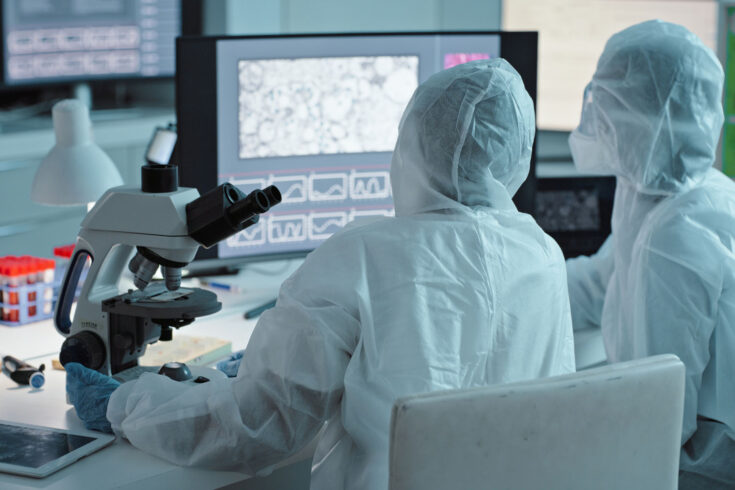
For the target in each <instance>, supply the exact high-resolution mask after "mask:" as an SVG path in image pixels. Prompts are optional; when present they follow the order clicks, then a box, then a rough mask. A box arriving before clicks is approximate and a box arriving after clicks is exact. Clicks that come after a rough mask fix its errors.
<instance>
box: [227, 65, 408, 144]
mask: <svg viewBox="0 0 735 490" xmlns="http://www.w3.org/2000/svg"><path fill="white" fill-rule="evenodd" d="M418 64H419V60H418V57H417V56H353V57H333V58H301V59H283V60H240V62H239V65H238V80H239V114H238V120H239V128H240V138H239V142H240V151H239V156H240V158H242V159H247V158H256V157H272V156H299V155H328V154H335V153H364V152H375V151H391V150H392V149H393V148H392V144H393V142H395V140H396V138H397V136H398V122H399V121H400V119H401V114H402V113H403V109H404V107H405V106H406V104H407V103H408V100H409V98H410V97H411V94H412V93H413V91H414V90H415V89H416V86H417V85H418Z"/></svg>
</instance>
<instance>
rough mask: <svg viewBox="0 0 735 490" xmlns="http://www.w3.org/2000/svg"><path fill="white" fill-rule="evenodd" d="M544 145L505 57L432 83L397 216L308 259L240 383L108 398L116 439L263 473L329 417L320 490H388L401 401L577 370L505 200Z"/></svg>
mask: <svg viewBox="0 0 735 490" xmlns="http://www.w3.org/2000/svg"><path fill="white" fill-rule="evenodd" d="M533 138H534V110H533V104H532V101H531V99H530V97H529V96H528V94H527V92H526V90H525V88H524V86H523V83H522V81H521V78H520V76H519V75H518V73H517V72H516V71H515V70H514V69H513V68H512V67H511V66H510V65H509V64H508V63H507V62H506V61H504V60H502V59H493V60H482V61H477V62H471V63H467V64H465V65H460V66H457V67H454V68H452V69H449V70H446V71H443V72H441V73H438V74H436V75H434V76H432V77H431V78H430V79H429V80H428V81H426V82H425V83H424V84H422V85H421V86H420V87H419V88H418V89H417V90H416V93H415V94H414V96H413V98H412V99H411V101H410V102H409V104H408V107H407V109H406V111H405V113H404V116H403V119H402V122H401V125H400V131H399V137H398V142H397V146H396V149H395V152H394V155H393V162H392V167H391V183H392V188H393V195H394V198H395V207H396V216H395V217H390V218H385V219H380V220H377V221H374V222H370V223H368V224H363V225H356V226H349V227H347V228H345V229H344V230H342V231H340V232H339V233H336V234H335V235H334V236H332V237H331V238H330V239H329V240H327V241H326V242H325V243H323V244H322V245H321V246H319V247H318V248H317V249H316V250H315V251H314V252H312V253H311V254H310V255H309V256H308V257H307V258H306V260H305V262H304V263H303V265H302V266H301V267H300V268H299V269H298V270H297V271H296V272H295V273H294V274H293V275H292V276H291V277H290V278H289V279H288V280H286V281H285V282H284V283H283V285H282V287H281V290H280V293H279V296H278V300H277V304H276V306H275V307H274V308H272V309H270V310H268V311H267V312H265V313H264V314H263V315H262V317H261V318H260V320H259V322H258V324H257V326H256V328H255V331H254V332H253V335H252V337H251V339H250V341H249V343H248V346H247V349H246V350H245V352H244V355H243V357H242V361H241V364H240V366H239V371H238V373H237V377H235V378H231V379H226V380H212V381H210V382H209V383H205V384H202V385H199V386H194V387H190V386H185V385H183V384H179V383H176V382H174V381H172V380H170V379H168V378H166V377H163V376H158V375H155V374H144V375H143V376H142V377H141V378H139V379H138V380H137V381H132V382H128V383H125V384H123V385H121V386H120V387H119V388H117V389H116V390H115V391H114V392H113V393H112V396H111V398H110V400H109V405H108V408H107V418H108V419H109V422H110V423H111V425H112V428H113V429H114V430H115V432H116V433H118V434H120V435H123V436H124V437H126V438H127V439H128V440H129V441H130V442H131V443H132V444H133V445H134V446H136V447H138V448H140V449H142V450H144V451H146V452H149V453H151V454H154V455H157V456H160V457H161V458H164V459H167V460H169V461H172V462H174V463H176V464H180V465H197V466H204V467H210V468H219V469H235V470H239V471H243V472H247V473H257V472H259V471H267V469H268V468H270V467H272V465H274V464H275V463H277V462H279V461H282V460H283V459H285V458H286V457H288V456H289V455H291V454H294V453H295V452H297V451H298V450H300V449H301V448H303V447H304V446H305V445H306V444H307V443H309V442H310V440H311V439H313V438H314V436H315V435H316V434H317V433H318V432H319V430H320V429H321V428H322V427H323V425H324V422H327V426H326V428H325V431H324V433H323V434H322V436H321V438H320V439H319V441H318V444H317V449H316V454H315V455H314V459H313V468H312V479H311V487H312V488H319V489H326V488H351V489H379V488H387V486H388V447H389V437H388V436H389V423H390V416H391V408H392V405H393V403H394V401H395V399H396V398H398V397H400V396H404V395H408V394H412V393H420V392H428V391H433V390H440V389H451V388H467V387H475V386H485V385H489V384H494V383H507V382H511V381H518V380H525V379H531V378H537V377H542V376H550V375H556V374H562V373H567V372H571V371H573V370H574V346H573V336H572V326H571V315H570V312H569V304H568V301H569V300H568V293H567V288H566V269H565V266H564V260H563V257H562V255H561V252H560V250H559V248H558V246H557V245H556V244H555V243H554V242H553V241H552V240H551V239H550V238H549V237H548V236H547V235H545V234H544V233H543V232H542V231H541V229H540V228H539V227H538V226H537V225H536V223H535V222H534V220H533V219H532V218H531V217H530V216H527V215H524V214H521V213H519V212H518V211H517V210H516V208H515V206H514V205H513V203H512V201H511V196H512V195H513V194H514V193H515V192H516V190H517V189H518V188H519V186H520V185H521V183H522V182H523V181H524V180H525V178H526V176H527V174H528V171H529V161H530V157H531V148H532V143H533ZM499 423H501V422H500V421H499ZM468 450H471V448H468Z"/></svg>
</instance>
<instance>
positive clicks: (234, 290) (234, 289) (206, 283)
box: [200, 281, 240, 293]
mask: <svg viewBox="0 0 735 490" xmlns="http://www.w3.org/2000/svg"><path fill="white" fill-rule="evenodd" d="M200 283H201V284H202V286H209V287H210V288H214V289H221V290H223V291H229V292H231V293H239V292H240V288H239V287H237V286H235V285H234V284H226V283H224V282H216V281H200Z"/></svg>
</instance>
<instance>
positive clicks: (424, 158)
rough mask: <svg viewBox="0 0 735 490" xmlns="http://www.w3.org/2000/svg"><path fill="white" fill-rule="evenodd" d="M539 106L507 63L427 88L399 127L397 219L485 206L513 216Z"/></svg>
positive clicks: (443, 75)
mask: <svg viewBox="0 0 735 490" xmlns="http://www.w3.org/2000/svg"><path fill="white" fill-rule="evenodd" d="M534 135H535V116H534V109H533V102H532V101H531V97H529V95H528V93H527V92H526V89H525V87H524V86H523V81H522V80H521V77H520V75H519V74H518V72H516V71H515V69H513V67H512V66H511V65H510V64H509V63H508V62H507V61H505V60H503V59H500V58H496V59H491V60H478V61H473V62H469V63H465V64H462V65H458V66H455V67H453V68H450V69H448V70H444V71H441V72H439V73H437V74H435V75H433V76H432V77H431V78H429V79H428V80H427V81H426V82H424V83H423V84H421V85H420V86H419V87H418V88H417V89H416V92H415V93H414V95H413V97H412V98H411V100H410V101H409V103H408V106H407V107H406V110H405V112H404V114H403V118H402V120H401V124H400V126H399V134H398V142H397V143H396V148H395V151H394V152H393V162H392V164H391V184H392V187H393V198H394V201H395V207H396V215H398V216H401V215H409V214H415V213H422V212H428V211H437V210H446V209H455V210H456V209H459V210H463V211H469V210H470V208H471V207H476V206H485V207H492V208H496V209H514V208H513V202H512V201H511V197H512V196H513V194H515V192H516V191H517V190H518V188H519V187H520V186H521V184H522V183H523V181H524V180H525V179H526V177H527V176H528V170H529V167H530V162H531V149H532V146H533V138H534Z"/></svg>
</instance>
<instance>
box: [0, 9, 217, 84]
mask: <svg viewBox="0 0 735 490" xmlns="http://www.w3.org/2000/svg"><path fill="white" fill-rule="evenodd" d="M6 1H7V0H0V92H1V93H12V92H16V91H28V90H43V89H50V88H55V87H72V86H74V85H78V84H87V85H89V86H91V87H98V86H100V85H104V84H109V83H114V82H120V83H145V82H147V81H156V80H174V78H175V77H176V72H175V71H174V73H171V74H168V75H155V76H143V75H138V76H125V75H122V76H119V75H111V76H109V77H108V76H105V77H94V78H85V77H83V76H80V77H69V78H65V79H63V80H59V79H51V80H46V81H33V82H30V83H24V82H21V83H7V81H6V79H5V49H4V46H5V29H4V25H5V24H4V20H5V19H4V11H5V9H4V8H3V7H4V3H5V2H6ZM202 2H203V0H179V27H180V32H181V34H180V35H179V36H177V37H176V38H175V39H174V49H175V47H176V39H178V38H179V37H182V36H199V35H201V33H202V32H203V21H202V15H203V11H202V7H203V3H202ZM175 69H176V63H175V62H174V70H175Z"/></svg>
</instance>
